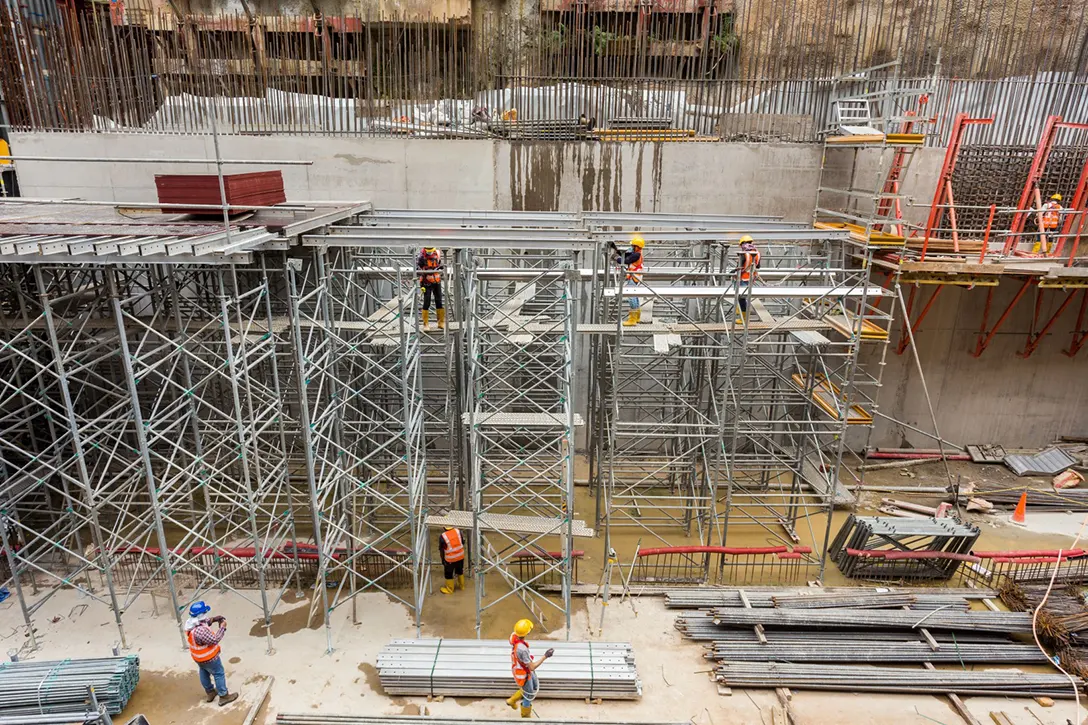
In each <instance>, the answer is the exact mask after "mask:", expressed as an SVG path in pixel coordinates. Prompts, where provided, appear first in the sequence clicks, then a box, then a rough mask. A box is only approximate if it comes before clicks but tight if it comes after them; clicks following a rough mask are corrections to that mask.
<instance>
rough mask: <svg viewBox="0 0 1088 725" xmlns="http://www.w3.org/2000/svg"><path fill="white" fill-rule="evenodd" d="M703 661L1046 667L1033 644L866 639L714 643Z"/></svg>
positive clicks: (1043, 655)
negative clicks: (933, 643) (932, 644)
mask: <svg viewBox="0 0 1088 725" xmlns="http://www.w3.org/2000/svg"><path fill="white" fill-rule="evenodd" d="M706 657H707V659H711V660H719V661H722V662H843V663H862V662H867V663H872V664H876V663H895V662H915V663H919V664H920V663H922V662H948V663H953V664H956V663H966V662H975V663H986V664H1018V663H1046V662H1047V656H1046V655H1045V654H1044V653H1043V651H1042V650H1040V649H1039V648H1038V647H1036V646H1035V645H1034V644H1004V645H994V644H990V643H985V644H974V643H973V644H967V643H963V642H959V643H956V644H950V645H949V646H947V647H941V648H940V649H936V650H935V649H932V648H931V647H930V646H929V644H927V643H926V642H922V641H921V640H920V639H919V641H917V642H880V643H876V642H872V641H869V640H866V639H848V640H842V639H837V640H834V641H829V640H818V641H815V642H810V643H808V644H807V646H806V645H805V644H803V643H800V642H784V643H780V642H768V643H767V644H762V643H760V642H715V643H714V649H713V650H712V651H711V652H708V653H707V655H706Z"/></svg>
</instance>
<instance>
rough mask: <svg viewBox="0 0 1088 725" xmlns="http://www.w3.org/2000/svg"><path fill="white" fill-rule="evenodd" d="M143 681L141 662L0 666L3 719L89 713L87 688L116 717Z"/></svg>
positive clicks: (133, 658) (130, 657) (125, 659)
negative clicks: (92, 691) (91, 690)
mask: <svg viewBox="0 0 1088 725" xmlns="http://www.w3.org/2000/svg"><path fill="white" fill-rule="evenodd" d="M139 680H140V658H139V657H137V656H135V655H128V656H125V657H105V658H102V659H83V660H61V661H56V662H9V663H4V664H2V665H0V693H3V696H2V697H0V716H3V717H14V716H23V715H44V714H49V713H72V712H75V711H87V710H89V709H90V708H89V707H88V706H87V704H86V701H87V687H88V686H91V687H94V694H95V697H96V698H97V699H98V702H99V704H100V705H101V706H102V707H104V708H105V709H106V711H107V712H108V713H109V714H111V715H117V714H118V713H120V712H121V710H123V709H124V707H125V705H127V704H128V701H129V698H130V697H132V691H133V690H135V689H136V683H137V682H139Z"/></svg>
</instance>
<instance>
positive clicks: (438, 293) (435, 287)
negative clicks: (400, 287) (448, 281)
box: [420, 282, 446, 310]
mask: <svg viewBox="0 0 1088 725" xmlns="http://www.w3.org/2000/svg"><path fill="white" fill-rule="evenodd" d="M420 289H422V290H423V309H425V310H429V309H431V297H432V296H434V306H435V307H436V308H438V309H440V310H444V309H446V308H445V306H444V305H443V304H442V283H441V282H427V283H424V284H422V285H420Z"/></svg>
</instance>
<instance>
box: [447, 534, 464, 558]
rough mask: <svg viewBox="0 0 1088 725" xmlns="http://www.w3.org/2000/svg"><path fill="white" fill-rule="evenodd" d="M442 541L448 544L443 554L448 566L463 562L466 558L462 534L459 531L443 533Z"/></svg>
mask: <svg viewBox="0 0 1088 725" xmlns="http://www.w3.org/2000/svg"><path fill="white" fill-rule="evenodd" d="M442 541H445V542H446V550H445V551H443V552H442V558H443V559H445V560H446V563H447V564H452V563H454V562H455V561H461V560H462V559H464V558H465V544H464V542H463V541H461V532H460V530H458V529H450V530H449V531H443V532H442Z"/></svg>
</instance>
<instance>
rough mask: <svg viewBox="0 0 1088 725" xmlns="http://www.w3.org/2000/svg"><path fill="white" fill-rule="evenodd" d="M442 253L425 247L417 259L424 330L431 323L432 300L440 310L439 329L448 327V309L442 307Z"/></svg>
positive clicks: (433, 248)
mask: <svg viewBox="0 0 1088 725" xmlns="http://www.w3.org/2000/svg"><path fill="white" fill-rule="evenodd" d="M440 269H442V253H441V252H439V251H438V249H436V248H435V247H424V248H423V251H421V252H420V253H419V256H418V257H416V270H417V273H418V274H419V289H420V290H421V291H422V292H423V329H424V331H426V329H427V325H428V324H429V323H430V321H431V309H430V308H431V298H432V297H433V298H434V304H435V308H436V309H437V310H438V329H439V330H441V329H442V328H443V327H445V326H446V308H445V307H444V306H443V305H442V273H441V272H439V270H440Z"/></svg>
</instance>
